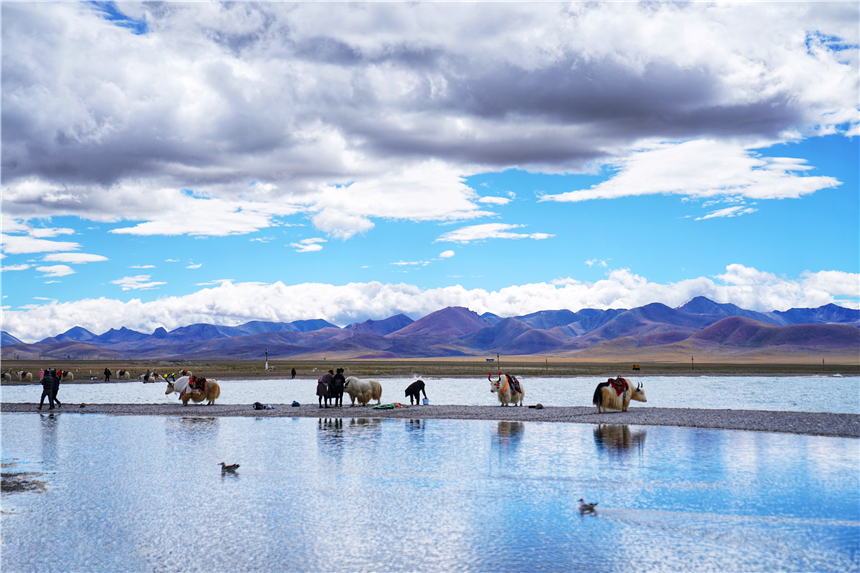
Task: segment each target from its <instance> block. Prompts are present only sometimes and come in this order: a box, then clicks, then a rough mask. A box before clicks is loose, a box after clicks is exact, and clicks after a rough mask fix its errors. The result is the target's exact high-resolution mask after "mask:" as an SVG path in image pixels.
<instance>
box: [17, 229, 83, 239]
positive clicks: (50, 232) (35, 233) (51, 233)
mask: <svg viewBox="0 0 860 573" xmlns="http://www.w3.org/2000/svg"><path fill="white" fill-rule="evenodd" d="M28 234H29V235H30V236H31V237H36V238H37V239H50V238H52V237H56V236H58V235H74V234H75V230H74V229H65V228H38V229H30V230H29V232H28Z"/></svg>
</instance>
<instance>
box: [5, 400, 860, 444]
mask: <svg viewBox="0 0 860 573" xmlns="http://www.w3.org/2000/svg"><path fill="white" fill-rule="evenodd" d="M37 406H38V404H37V403H32V402H31V403H14V404H0V411H2V413H4V414H8V413H29V414H41V415H48V414H54V415H59V414H108V415H119V416H193V417H211V418H217V417H237V416H244V417H255V418H278V417H293V418H397V419H409V420H416V419H450V420H506V421H523V422H555V423H575V424H630V425H641V426H676V427H684V428H709V429H722V430H747V431H756V432H775V433H789V434H805V435H811V436H839V437H848V438H860V415H858V414H829V413H809V412H771V411H761V410H707V409H692V408H648V407H635V408H631V409H630V411H629V412H611V413H605V414H598V413H597V412H596V409H595V408H594V407H585V406H574V407H551V406H548V407H546V408H543V409H536V408H528V407H515V406H508V407H502V406H448V405H432V404H431V405H428V406H404V407H403V408H395V409H392V410H375V409H373V408H372V407H371V406H355V407H353V406H350V405H348V404H347V405H345V406H344V407H343V408H320V407H319V406H318V405H317V404H304V405H301V406H299V407H293V406H291V405H290V404H272V406H274V409H272V410H254V408H253V407H252V406H251V405H248V404H214V405H211V406H207V405H204V404H189V405H188V406H182V405H181V404H84V405H82V404H67V403H64V404H63V406H62V407H61V408H55V409H54V410H49V409H48V406H47V405H46V406H45V407H43V409H42V410H37Z"/></svg>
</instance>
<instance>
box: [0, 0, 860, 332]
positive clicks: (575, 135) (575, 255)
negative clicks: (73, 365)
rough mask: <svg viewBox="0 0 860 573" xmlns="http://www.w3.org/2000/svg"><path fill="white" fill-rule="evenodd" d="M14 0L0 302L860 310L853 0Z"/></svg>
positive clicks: (5, 79)
mask: <svg viewBox="0 0 860 573" xmlns="http://www.w3.org/2000/svg"><path fill="white" fill-rule="evenodd" d="M858 6H860V5H858V4H857V3H856V2H773V3H767V2H762V3H755V2H752V3H748V2H745V3H713V4H711V3H704V2H701V3H689V4H685V3H661V2H646V3H633V2H624V3H602V4H601V3H576V2H574V3H553V2H546V3H531V2H529V3H525V2H524V3H517V2H510V3H482V2H475V3H456V2H454V3H447V2H446V3H398V2H392V3H361V2H353V3H348V4H338V3H281V2H278V3H260V4H248V3H227V4H219V3H214V2H207V3H197V2H193V3H170V2H167V3H153V4H139V3H133V2H122V3H113V2H78V3H72V2H67V3H28V2H3V3H2V4H0V10H2V46H3V49H2V152H0V154H2V172H0V173H2V175H0V177H2V180H0V182H2V205H0V207H2V210H0V224H2V247H0V252H2V258H0V270H2V273H0V280H2V283H0V289H2V328H3V330H5V331H7V332H9V333H10V334H12V335H14V336H16V337H18V338H20V339H21V340H24V341H27V342H33V341H36V340H40V339H42V338H45V337H47V336H53V335H56V334H60V333H62V332H65V331H66V330H68V329H69V328H72V327H74V326H82V327H84V328H86V329H88V330H90V331H92V332H94V333H96V334H101V333H103V332H105V331H107V330H109V329H111V328H121V327H127V328H131V329H134V330H138V331H141V332H146V333H151V332H152V331H153V330H155V329H156V328H158V327H165V328H166V329H168V330H173V329H175V328H178V327H181V326H186V325H189V324H194V323H200V322H206V323H211V324H222V325H238V324H243V323H245V322H248V321H251V320H265V321H277V322H291V321H294V320H304V319H317V318H322V319H325V320H328V321H330V322H332V323H334V324H337V325H339V326H346V325H348V324H351V323H355V322H361V321H364V320H367V319H374V320H381V319H384V318H387V317H389V316H392V315H394V314H398V313H404V314H407V315H408V316H410V317H411V318H413V319H418V318H420V317H422V316H425V315H427V314H429V313H431V312H434V311H436V310H439V309H441V308H444V307H447V306H455V305H456V306H465V307H468V308H470V309H471V310H473V311H475V312H478V313H484V312H492V313H495V314H497V315H499V316H517V315H523V314H527V313H531V312H536V311H539V310H552V309H562V308H565V309H570V310H573V311H578V310H580V309H583V308H600V309H607V308H634V307H637V306H642V305H645V304H649V303H654V302H659V303H663V304H666V305H668V306H670V307H677V306H680V305H682V304H683V303H684V302H686V301H687V300H689V299H691V298H693V297H695V296H706V297H708V298H710V299H712V300H714V301H717V302H720V303H732V304H736V305H738V306H740V307H743V308H746V309H751V310H758V311H771V310H787V309H789V308H815V307H819V306H821V305H825V304H829V303H835V304H838V305H842V306H845V307H850V308H860V182H858V173H860V165H858V163H860V138H858V135H860V109H858V102H860V66H858V52H859V51H858V44H860V38H858V34H860V30H858V26H857V22H858V21H860V7H858Z"/></svg>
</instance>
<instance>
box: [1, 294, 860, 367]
mask: <svg viewBox="0 0 860 573" xmlns="http://www.w3.org/2000/svg"><path fill="white" fill-rule="evenodd" d="M858 327H860V311H857V310H853V309H846V308H843V307H839V306H836V305H825V306H822V307H820V308H817V309H791V310H788V311H784V312H780V311H774V312H767V313H762V312H755V311H749V310H745V309H742V308H740V307H737V306H735V305H732V304H720V303H716V302H714V301H711V300H709V299H707V298H705V297H696V298H694V299H692V300H690V301H688V302H686V303H684V304H683V305H681V306H679V307H677V308H674V309H673V308H670V307H668V306H666V305H664V304H659V303H653V304H648V305H645V306H641V307H637V308H633V309H610V310H597V309H581V310H579V311H577V312H573V311H570V310H566V309H560V310H547V311H540V312H534V313H530V314H527V315H523V316H517V317H507V318H503V317H500V316H497V315H495V314H492V313H484V314H483V315H478V314H477V313H475V312H473V311H471V310H469V309H467V308H464V307H448V308H444V309H442V310H438V311H436V312H433V313H431V314H428V315H427V316H425V317H423V318H421V319H419V320H415V321H413V320H412V319H411V318H409V317H408V316H405V315H404V314H397V315H395V316H391V317H388V318H386V319H384V320H367V321H364V322H362V323H356V324H352V325H349V326H348V327H346V328H338V327H337V326H335V325H333V324H331V323H329V322H327V321H325V320H306V321H295V322H291V323H279V322H264V321H252V322H247V323H245V324H242V325H239V326H220V325H213V324H205V323H201V324H192V325H188V326H183V327H180V328H177V329H175V330H173V331H170V332H168V331H167V330H166V329H164V328H163V327H159V328H157V329H155V331H153V333H152V334H145V333H141V332H137V331H134V330H130V329H128V328H124V327H123V328H120V329H118V330H117V329H111V330H109V331H108V332H105V333H103V334H101V335H95V334H93V333H92V332H90V331H88V330H86V329H85V328H81V327H74V328H71V329H69V330H67V331H66V332H64V333H62V334H59V335H57V336H54V337H50V338H46V339H44V340H42V341H40V342H38V343H36V344H25V343H23V342H21V341H20V340H19V339H18V338H16V337H14V336H12V335H10V334H9V333H6V332H3V338H2V347H3V349H2V350H3V354H2V356H3V358H4V359H6V358H10V357H13V356H17V357H21V358H27V359H34V358H41V357H53V358H66V357H70V356H71V357H78V358H80V357H99V358H102V359H110V358H113V359H117V358H127V359H146V360H150V359H152V360H155V359H158V360H180V359H207V360H218V359H232V360H257V359H261V358H262V357H263V356H265V355H266V352H267V351H268V356H269V358H270V359H285V358H288V357H320V356H324V357H332V358H335V357H340V358H372V357H375V358H424V357H426V358H433V357H446V356H492V355H494V354H496V353H498V354H503V355H506V356H528V355H536V354H543V355H546V356H572V357H598V356H599V357H601V358H607V357H608V358H612V359H624V360H626V359H629V358H633V357H636V359H637V360H644V358H642V356H644V355H643V354H642V353H643V352H644V353H650V354H648V355H650V356H662V357H664V358H665V359H671V360H676V359H678V357H681V358H683V357H684V356H690V355H691V353H695V354H696V355H697V358H698V356H700V355H702V354H703V353H704V355H709V353H710V354H713V355H714V356H720V355H724V356H725V355H731V356H740V355H743V356H753V357H754V356H755V354H754V353H756V352H759V351H761V352H765V353H773V352H777V353H779V352H782V353H783V355H787V354H786V353H788V354H791V355H797V354H803V353H804V352H807V353H808V352H812V351H814V352H815V353H817V354H821V355H827V356H836V355H837V354H838V355H839V356H840V357H841V356H848V357H850V356H852V355H853V356H860V328H858ZM745 353H746V354H745ZM750 353H753V354H750ZM828 353H829V354H828ZM769 355H772V354H769ZM840 359H841V358H840Z"/></svg>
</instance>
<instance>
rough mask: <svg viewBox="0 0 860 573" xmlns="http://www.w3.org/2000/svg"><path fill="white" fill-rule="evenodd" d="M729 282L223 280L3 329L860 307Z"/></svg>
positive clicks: (837, 283) (809, 288)
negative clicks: (691, 303) (457, 310)
mask: <svg viewBox="0 0 860 573" xmlns="http://www.w3.org/2000/svg"><path fill="white" fill-rule="evenodd" d="M726 271H727V272H726V273H725V274H724V275H720V276H718V277H715V279H716V280H715V279H712V278H707V277H699V278H695V279H690V280H685V281H680V282H677V283H669V284H659V283H653V282H651V281H649V280H647V279H646V278H644V277H642V276H639V275H636V274H635V273H632V272H630V270H628V269H615V270H611V271H609V272H608V274H607V277H606V278H605V279H603V280H600V281H597V282H594V283H583V282H580V281H577V280H574V279H571V278H563V277H562V278H558V279H556V280H554V281H552V282H551V283H532V284H522V285H512V286H509V287H505V288H502V289H499V290H498V291H486V290H484V289H471V290H469V289H465V288H463V287H461V286H450V287H444V288H436V289H421V288H419V287H417V286H415V285H409V284H403V283H400V284H384V283H379V282H368V283H349V284H346V285H340V286H335V285H329V284H319V283H305V284H298V285H285V284H283V283H281V282H277V283H274V284H263V283H237V284H234V283H232V282H229V281H228V282H223V283H221V284H220V286H218V287H215V288H206V289H202V290H200V291H198V292H195V293H192V294H189V295H186V296H181V297H162V298H159V299H157V300H154V301H152V302H146V303H144V302H141V301H140V300H137V299H135V300H131V301H128V302H122V301H119V300H113V299H106V298H101V299H86V300H80V301H75V302H68V303H54V304H47V305H41V306H36V307H32V306H31V307H28V308H26V309H23V310H5V311H4V313H3V321H4V329H5V330H7V331H8V332H10V333H11V334H13V335H14V336H17V337H18V338H21V339H22V340H39V339H41V338H45V337H47V336H52V335H54V334H56V333H58V332H64V331H66V330H68V329H69V328H71V327H73V326H76V325H77V326H83V327H84V328H87V329H88V330H91V331H93V332H104V331H106V330H108V329H110V328H120V327H121V326H126V327H128V328H132V329H134V330H139V331H142V332H152V331H153V330H155V329H156V328H158V327H159V326H164V327H165V328H167V329H168V330H172V329H175V328H178V327H180V326H186V325H189V324H194V323H197V322H208V323H212V324H227V325H236V324H241V323H244V322H247V321H250V320H266V321H274V322H291V321H294V320H302V319H316V318H322V319H325V320H328V321H330V322H332V323H335V324H342V325H345V324H349V323H353V322H360V321H363V320H366V319H368V318H373V319H377V320H378V319H383V318H387V317H389V316H392V315H394V314H397V313H401V312H403V313H405V314H408V315H409V316H411V317H413V318H420V317H421V316H425V315H427V314H429V313H431V312H434V311H436V310H439V309H440V308H444V307H446V306H465V307H468V308H470V309H471V310H474V311H475V312H477V313H479V314H480V313H484V312H492V313H495V314H498V315H499V316H517V315H522V314H528V313H531V312H536V311H539V310H546V309H560V308H567V309H571V310H574V311H576V310H580V309H583V308H599V309H607V308H634V307H637V306H642V305H645V304H649V303H652V302H661V303H663V304H666V305H668V306H670V307H677V306H680V305H681V304H683V303H684V302H686V301H688V300H690V299H691V298H693V297H696V296H706V297H708V298H710V299H711V300H714V301H716V302H720V303H732V304H736V305H738V306H740V307H741V308H746V309H750V310H757V311H765V312H766V311H771V310H787V309H789V308H817V307H819V306H822V305H825V304H829V303H833V302H838V303H839V304H841V305H843V306H849V307H853V308H857V307H858V306H860V275H858V274H852V273H841V272H837V271H821V272H817V273H813V272H805V273H803V275H802V276H801V277H799V278H785V277H777V276H776V275H774V274H772V273H768V272H764V271H759V270H757V269H754V268H750V267H744V266H743V265H737V264H735V265H729V267H727V269H726ZM149 278H150V277H149V276H140V277H125V278H124V279H121V280H119V281H114V284H123V285H124V286H123V288H124V289H126V290H128V289H132V288H151V286H152V285H159V284H164V283H147V281H149Z"/></svg>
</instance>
